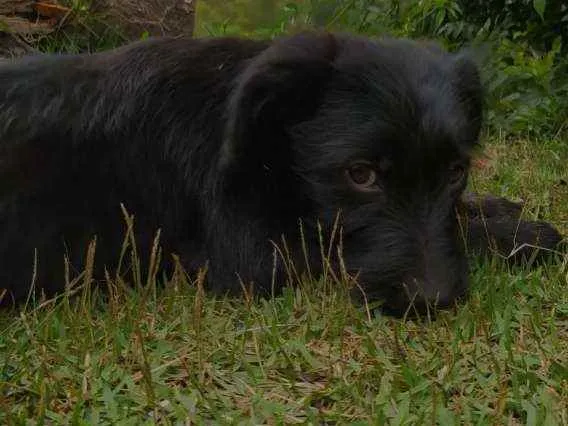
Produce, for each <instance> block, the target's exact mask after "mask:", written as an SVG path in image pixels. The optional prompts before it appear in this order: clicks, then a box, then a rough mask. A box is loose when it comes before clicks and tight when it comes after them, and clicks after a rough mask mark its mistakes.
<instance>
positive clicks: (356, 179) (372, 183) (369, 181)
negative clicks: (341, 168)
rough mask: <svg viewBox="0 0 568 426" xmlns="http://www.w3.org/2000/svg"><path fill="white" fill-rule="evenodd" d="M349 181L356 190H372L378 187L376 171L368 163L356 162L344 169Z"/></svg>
mask: <svg viewBox="0 0 568 426" xmlns="http://www.w3.org/2000/svg"><path fill="white" fill-rule="evenodd" d="M346 175H347V179H348V180H349V183H350V184H351V185H352V186H354V187H355V189H357V190H358V191H365V192H373V191H377V190H378V189H379V187H378V185H377V172H376V171H375V170H373V168H372V167H371V165H370V164H366V163H356V164H353V165H352V166H351V167H349V168H348V169H347V170H346Z"/></svg>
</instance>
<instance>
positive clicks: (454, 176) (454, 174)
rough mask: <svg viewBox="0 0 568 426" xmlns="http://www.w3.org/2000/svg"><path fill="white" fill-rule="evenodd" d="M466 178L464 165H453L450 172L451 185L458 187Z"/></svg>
mask: <svg viewBox="0 0 568 426" xmlns="http://www.w3.org/2000/svg"><path fill="white" fill-rule="evenodd" d="M464 176H465V167H464V166H463V164H452V165H451V166H450V170H449V179H450V184H452V185H456V184H458V183H460V182H461V181H462V180H463V178H464Z"/></svg>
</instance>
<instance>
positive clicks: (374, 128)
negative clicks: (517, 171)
mask: <svg viewBox="0 0 568 426" xmlns="http://www.w3.org/2000/svg"><path fill="white" fill-rule="evenodd" d="M481 103H482V95H481V87H480V81H479V76H478V72H477V69H476V67H475V65H474V64H473V63H472V62H471V61H469V60H468V59H467V58H466V57H464V56H461V55H449V54H447V53H444V52H442V51H440V50H437V49H432V48H428V47H425V46H422V45H420V44H417V43H414V42H411V41H405V40H383V41H370V40H368V39H365V38H357V37H350V36H345V35H332V34H302V35H297V36H293V37H290V38H284V39H281V40H278V41H275V42H265V41H251V40H242V39H231V38H218V39H205V40H186V39H168V38H162V39H152V40H147V41H143V42H137V43H134V44H131V45H129V46H126V47H122V48H119V49H116V50H113V51H109V52H105V53H98V54H94V55H79V56H76V55H68V56H66V55H60V56H56V55H51V56H36V57H28V58H24V59H20V60H17V61H14V62H13V63H10V64H2V65H0V108H1V109H0V235H1V238H0V261H1V262H2V265H1V267H0V283H1V286H3V287H5V288H7V289H8V291H9V295H10V296H11V297H5V300H13V299H16V300H21V299H22V298H23V297H24V296H25V295H26V294H27V292H28V289H29V285H30V283H31V280H32V273H33V267H32V266H33V263H34V253H36V252H35V250H34V249H37V262H38V263H37V281H36V282H37V283H38V284H39V286H40V287H41V288H43V289H44V291H45V292H46V293H47V294H54V293H55V292H57V291H59V290H61V288H62V285H63V271H64V267H63V264H64V263H63V255H64V254H67V256H68V257H69V259H70V262H71V264H72V265H73V266H75V267H76V268H77V270H81V268H82V266H83V260H84V256H85V249H86V247H87V243H88V241H89V240H90V239H91V238H92V237H93V236H94V235H96V236H97V254H96V265H97V266H98V268H99V269H98V270H97V274H98V276H99V277H101V276H102V270H103V268H104V267H105V266H106V267H109V268H112V267H114V266H115V264H116V261H117V259H118V257H119V253H120V247H121V245H122V241H123V237H124V222H123V217H122V213H121V210H120V203H123V204H124V205H125V207H126V209H127V210H128V211H129V212H130V213H132V214H134V215H135V224H136V235H137V242H138V247H139V249H140V252H141V253H149V252H150V248H151V244H152V240H153V237H154V234H155V232H156V230H157V229H158V228H161V230H162V235H161V242H162V246H163V247H164V250H165V252H166V253H177V254H178V255H179V256H180V258H181V259H182V262H183V264H184V266H185V267H186V268H187V269H188V270H190V271H191V270H195V269H197V268H198V267H200V266H202V265H204V264H205V263H206V262H209V272H208V282H207V286H208V288H210V289H211V290H212V291H218V292H226V291H229V292H239V291H240V288H241V284H240V282H239V279H238V278H237V276H238V277H239V278H240V280H242V281H243V282H244V283H246V284H248V283H250V282H253V283H254V286H255V289H256V290H257V291H259V292H261V293H262V292H265V293H268V292H269V291H270V289H271V282H272V275H273V262H274V259H273V253H274V250H273V248H274V247H273V244H272V242H280V241H281V240H282V236H285V237H286V241H287V244H288V249H289V251H290V253H291V257H292V258H293V259H294V260H296V266H297V267H298V268H301V267H302V265H304V263H305V262H304V260H303V259H304V254H303V251H302V245H301V243H300V232H299V226H298V223H299V220H301V221H302V224H303V229H304V237H305V239H306V244H307V247H308V253H309V258H310V270H311V272H312V273H317V272H318V271H319V269H320V268H319V267H318V265H321V263H322V262H321V259H320V258H319V253H320V248H319V242H318V241H319V240H318V227H317V223H318V221H319V222H320V223H321V225H322V230H323V234H324V240H325V238H329V236H330V235H331V232H332V229H333V225H334V222H335V220H336V218H339V219H338V220H339V222H338V223H339V224H340V225H341V229H342V253H343V259H344V262H345V265H346V267H347V269H348V271H349V272H350V273H351V274H353V275H356V274H358V281H359V282H360V284H361V286H362V287H363V289H364V290H365V292H366V293H367V297H369V298H381V299H384V300H385V303H386V306H387V307H388V308H390V310H391V311H393V312H397V311H400V310H403V309H404V308H405V307H406V305H407V304H408V300H409V297H414V296H415V295H416V294H417V295H418V297H417V298H416V300H415V302H416V304H418V305H423V304H424V303H426V302H437V303H438V304H440V305H447V304H450V303H452V302H453V301H454V300H455V299H456V298H457V297H459V296H460V295H462V294H463V293H464V291H465V290H466V288H467V262H466V258H465V256H464V254H463V252H464V250H463V244H462V239H461V237H460V235H459V226H458V220H457V218H456V208H457V207H459V206H460V205H462V206H463V205H465V206H466V207H467V205H470V206H473V204H472V202H468V201H467V200H466V201H465V202H463V203H462V202H460V201H459V200H460V196H461V194H462V191H463V189H464V187H465V185H466V179H467V171H468V169H469V162H470V156H471V153H472V150H473V149H474V148H475V146H476V144H477V140H478V134H479V129H480V125H481V120H482V112H481ZM359 160H364V161H365V162H367V163H366V164H368V166H369V167H372V169H373V170H374V171H375V172H376V175H377V176H378V180H377V185H375V186H373V188H372V191H370V192H369V191H359V190H356V189H354V187H353V185H350V184H349V181H348V179H347V177H346V176H347V175H346V169H348V168H349V167H350V165H352V164H353V162H356V161H359ZM461 170H463V171H464V174H463V177H460V171H461ZM452 179H453V180H452ZM468 203H469V204H468ZM472 208H473V207H472ZM465 211H466V216H467V217H470V216H471V218H472V220H471V221H467V222H468V223H469V225H467V226H468V229H472V230H473V231H474V232H472V233H470V234H472V235H473V237H471V238H470V240H471V241H472V242H474V243H477V246H478V248H480V247H481V248H483V247H488V241H487V240H486V239H485V240H484V237H483V236H482V234H481V233H480V232H479V230H480V227H479V224H480V221H479V220H478V218H477V216H476V215H475V214H469V213H471V211H470V212H469V213H467V212H468V210H467V208H466V209H465ZM472 211H473V210H472ZM338 213H339V215H338ZM468 214H469V215H468ZM509 222H510V221H509ZM509 222H508V223H509ZM524 226H527V227H528V229H530V231H531V232H533V231H534V230H535V229H536V228H534V226H535V225H533V224H531V223H525V225H524ZM501 229H502V227H499V226H497V228H496V231H497V233H499V232H500V230H501ZM509 230H510V229H509V228H507V229H506V231H505V232H504V234H503V233H502V234H503V235H504V239H505V241H504V245H503V247H504V248H505V249H507V248H508V245H509V243H510V242H511V241H513V240H512V238H513V237H512V235H509V234H508V233H509ZM529 234H530V233H529ZM529 234H527V236H526V238H532V237H531V235H532V234H530V235H529ZM500 235H501V234H500ZM522 238H524V237H522ZM559 238H560V237H559V235H558V234H557V233H555V231H554V230H553V232H551V233H550V235H549V238H548V239H547V240H546V241H544V245H545V246H547V247H553V246H554V244H555V243H556V242H557V241H558V240H559ZM531 241H532V240H531ZM333 253H335V252H333ZM168 259H169V257H167V258H166V260H168ZM336 261H337V259H336V256H334V257H333V258H332V262H336ZM165 266H166V268H167V266H168V265H167V262H166V265H165ZM276 274H277V282H278V283H279V285H282V284H284V282H285V280H284V277H285V276H286V274H285V273H284V267H283V266H282V262H279V263H278V265H277V268H276Z"/></svg>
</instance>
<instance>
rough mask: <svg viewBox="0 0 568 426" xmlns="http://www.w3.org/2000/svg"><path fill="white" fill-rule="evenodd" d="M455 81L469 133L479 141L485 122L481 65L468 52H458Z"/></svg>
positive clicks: (474, 141)
mask: <svg viewBox="0 0 568 426" xmlns="http://www.w3.org/2000/svg"><path fill="white" fill-rule="evenodd" d="M453 71H454V81H455V87H456V89H457V90H456V92H457V93H456V94H457V96H458V98H459V101H460V105H461V106H462V108H463V111H464V114H465V117H464V119H465V121H466V123H468V127H469V131H468V134H469V135H470V136H471V138H472V139H471V141H470V142H473V143H476V142H477V139H478V136H479V133H480V131H481V125H482V122H483V101H484V93H483V87H482V83H481V76H480V72H479V67H478V65H477V64H476V63H475V61H474V60H473V59H472V58H471V57H470V56H469V55H468V54H467V53H465V52H464V53H462V54H458V55H456V57H455V61H454V69H453Z"/></svg>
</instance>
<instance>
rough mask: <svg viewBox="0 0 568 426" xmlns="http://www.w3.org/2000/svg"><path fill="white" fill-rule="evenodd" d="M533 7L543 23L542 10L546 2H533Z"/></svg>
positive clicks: (537, 0) (535, 0)
mask: <svg viewBox="0 0 568 426" xmlns="http://www.w3.org/2000/svg"><path fill="white" fill-rule="evenodd" d="M533 7H534V10H536V13H538V14H539V16H540V19H542V20H543V21H544V10H545V9H546V0H533Z"/></svg>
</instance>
